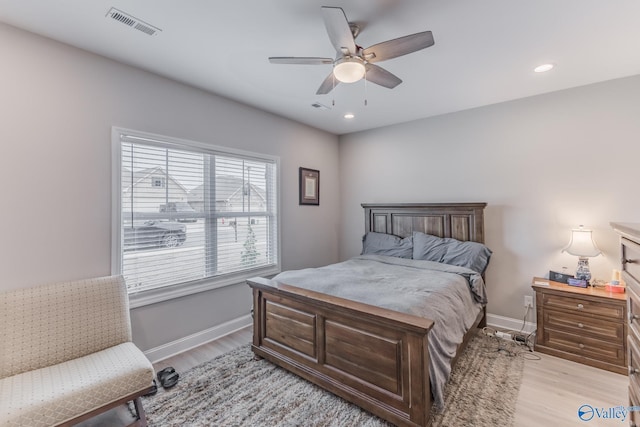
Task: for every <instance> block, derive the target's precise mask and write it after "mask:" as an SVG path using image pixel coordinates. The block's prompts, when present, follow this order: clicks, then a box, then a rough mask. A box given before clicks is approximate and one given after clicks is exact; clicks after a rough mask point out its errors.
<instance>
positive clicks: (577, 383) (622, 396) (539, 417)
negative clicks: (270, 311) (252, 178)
mask: <svg viewBox="0 0 640 427" xmlns="http://www.w3.org/2000/svg"><path fill="white" fill-rule="evenodd" d="M249 342H251V328H250V327H248V328H244V329H241V330H239V331H237V332H234V333H232V334H230V335H227V336H225V337H223V338H220V339H219V340H216V341H213V342H211V343H208V344H204V345H202V346H200V347H197V348H194V349H192V350H189V351H187V352H184V353H182V354H179V355H177V356H174V357H171V358H169V359H166V360H164V361H161V362H158V363H155V364H154V368H155V369H156V371H158V370H160V369H162V368H165V367H167V366H173V367H174V368H175V369H176V371H178V372H184V371H186V370H188V369H190V368H192V367H194V366H197V365H199V364H201V363H204V362H206V361H208V360H211V359H212V358H214V357H216V356H218V355H220V354H224V353H226V352H228V351H230V350H232V349H234V348H236V347H239V346H241V345H243V344H247V343H249ZM533 354H535V355H538V356H540V358H541V359H540V360H525V368H524V374H523V378H522V386H521V387H520V393H519V395H518V403H517V406H516V417H515V427H533V426H535V427H538V426H574V425H575V426H580V425H581V426H585V427H611V426H625V425H628V421H626V422H625V423H621V422H620V420H601V419H597V418H596V417H594V418H593V419H592V420H591V421H588V422H584V421H581V420H580V419H579V418H578V408H579V407H580V406H582V405H584V404H588V405H591V406H592V407H594V408H596V407H597V408H610V407H615V406H621V405H622V406H628V398H627V396H628V395H627V384H628V379H627V377H626V376H624V375H620V374H614V373H612V372H608V371H604V370H602V369H597V368H592V367H590V366H585V365H581V364H579V363H575V362H570V361H568V360H564V359H560V358H557V357H553V356H548V355H545V354H541V353H533ZM127 417H128V411H126V410H125V411H123V410H120V411H112V413H107V414H105V415H103V416H102V417H97V418H94V419H93V420H90V421H88V422H86V423H83V424H81V425H82V426H83V427H103V426H113V425H118V423H116V422H115V421H114V420H118V419H119V420H121V421H119V425H125V424H126V421H127Z"/></svg>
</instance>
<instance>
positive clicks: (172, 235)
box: [118, 135, 278, 293]
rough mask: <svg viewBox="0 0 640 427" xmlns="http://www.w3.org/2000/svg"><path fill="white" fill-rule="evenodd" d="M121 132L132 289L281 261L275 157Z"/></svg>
mask: <svg viewBox="0 0 640 427" xmlns="http://www.w3.org/2000/svg"><path fill="white" fill-rule="evenodd" d="M120 139H121V142H120V160H121V161H120V170H121V181H120V183H121V184H120V207H121V218H120V250H119V252H120V253H119V254H118V255H119V256H120V257H121V259H120V261H121V262H120V270H121V274H123V276H124V277H125V280H126V282H127V285H128V287H129V292H130V293H135V292H139V291H144V290H149V289H157V288H160V287H165V286H172V285H178V284H184V283H188V282H192V281H201V280H203V279H210V278H216V277H224V276H225V275H230V274H237V273H241V272H243V271H246V270H253V269H257V268H261V267H269V266H275V265H276V264H277V261H278V260H277V254H278V251H277V242H278V238H277V212H276V207H277V205H278V204H277V199H276V197H277V194H276V189H277V183H276V179H277V171H276V167H277V165H276V162H275V161H274V160H273V159H267V158H265V159H260V156H259V155H255V156H250V155H245V154H234V153H232V152H230V153H225V152H224V151H221V150H219V149H216V150H211V151H209V150H207V149H206V148H204V147H202V146H198V147H195V146H194V147H190V146H189V145H187V144H186V145H185V146H181V145H179V144H175V143H171V144H169V143H167V144H165V143H163V142H159V141H155V140H154V141H146V140H145V139H144V138H139V137H130V136H127V135H121V137H120ZM217 148H219V147H217Z"/></svg>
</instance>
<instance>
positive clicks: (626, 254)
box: [620, 237, 640, 282]
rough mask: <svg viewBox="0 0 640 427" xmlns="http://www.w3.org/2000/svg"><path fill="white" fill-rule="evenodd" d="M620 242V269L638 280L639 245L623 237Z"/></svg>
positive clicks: (639, 275)
mask: <svg viewBox="0 0 640 427" xmlns="http://www.w3.org/2000/svg"><path fill="white" fill-rule="evenodd" d="M620 240H621V242H622V270H623V271H626V272H627V274H628V275H629V276H631V277H632V278H633V279H635V280H636V282H640V245H638V244H637V243H635V242H632V241H631V240H629V239H625V238H624V237H623V238H622V239H620Z"/></svg>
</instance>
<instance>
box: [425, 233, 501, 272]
mask: <svg viewBox="0 0 640 427" xmlns="http://www.w3.org/2000/svg"><path fill="white" fill-rule="evenodd" d="M492 253H493V252H491V249H489V248H488V247H486V246H485V245H483V244H482V243H477V242H462V241H460V240H456V239H451V238H442V237H437V236H432V235H430V234H424V233H419V232H414V233H413V258H414V259H423V260H428V261H436V262H443V263H445V264H449V265H457V266H460V267H466V268H470V269H471V270H474V271H477V272H478V273H480V274H483V273H484V271H485V270H486V269H487V266H488V265H489V260H490V259H491V254H492Z"/></svg>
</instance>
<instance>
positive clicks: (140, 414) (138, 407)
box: [132, 397, 147, 427]
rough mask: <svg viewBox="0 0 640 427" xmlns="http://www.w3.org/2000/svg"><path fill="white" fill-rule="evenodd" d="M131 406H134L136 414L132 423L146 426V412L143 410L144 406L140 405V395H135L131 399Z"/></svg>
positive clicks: (141, 426) (142, 426)
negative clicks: (135, 418) (136, 417)
mask: <svg viewBox="0 0 640 427" xmlns="http://www.w3.org/2000/svg"><path fill="white" fill-rule="evenodd" d="M133 406H134V407H135V408H136V413H137V414H138V419H137V420H136V422H135V423H133V424H132V425H135V426H140V427H147V414H145V412H144V408H143V407H142V400H141V399H140V397H136V398H135V399H134V400H133Z"/></svg>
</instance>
